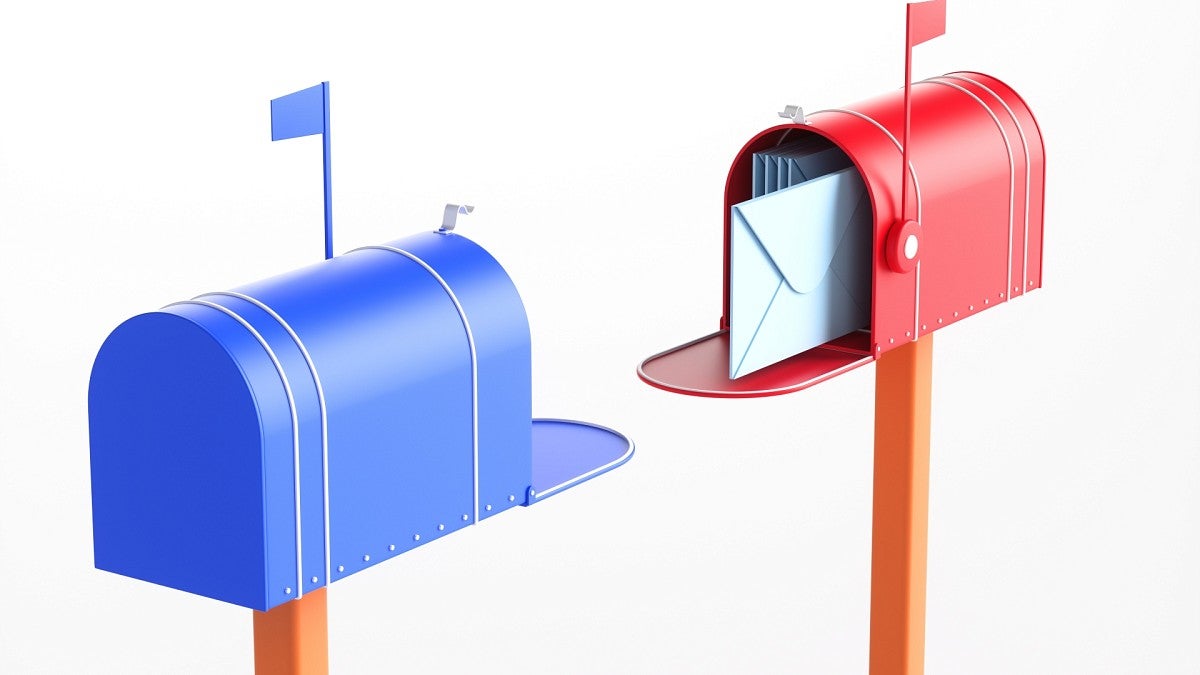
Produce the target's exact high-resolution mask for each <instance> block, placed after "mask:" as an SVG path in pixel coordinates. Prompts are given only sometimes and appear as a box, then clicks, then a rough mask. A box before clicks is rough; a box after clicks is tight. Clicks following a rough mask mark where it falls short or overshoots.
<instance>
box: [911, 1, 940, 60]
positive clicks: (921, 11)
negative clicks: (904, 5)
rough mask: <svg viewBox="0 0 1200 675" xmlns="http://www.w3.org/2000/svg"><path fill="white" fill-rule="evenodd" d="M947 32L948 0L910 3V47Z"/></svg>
mask: <svg viewBox="0 0 1200 675" xmlns="http://www.w3.org/2000/svg"><path fill="white" fill-rule="evenodd" d="M945 32H946V0H927V1H926V2H910V3H908V47H909V49H912V48H913V47H914V46H916V45H919V44H921V43H922V42H927V41H929V40H932V39H933V38H935V37H937V36H939V35H942V34H943V33H945Z"/></svg>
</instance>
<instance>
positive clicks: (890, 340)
mask: <svg viewBox="0 0 1200 675" xmlns="http://www.w3.org/2000/svg"><path fill="white" fill-rule="evenodd" d="M888 344H889V345H894V344H896V338H888Z"/></svg>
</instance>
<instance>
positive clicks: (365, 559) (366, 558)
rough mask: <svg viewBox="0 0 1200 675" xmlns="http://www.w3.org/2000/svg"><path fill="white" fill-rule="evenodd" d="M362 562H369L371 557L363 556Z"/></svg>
mask: <svg viewBox="0 0 1200 675" xmlns="http://www.w3.org/2000/svg"><path fill="white" fill-rule="evenodd" d="M363 562H371V556H369V555H364V556H363Z"/></svg>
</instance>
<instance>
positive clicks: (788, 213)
mask: <svg viewBox="0 0 1200 675" xmlns="http://www.w3.org/2000/svg"><path fill="white" fill-rule="evenodd" d="M865 190H866V187H865V186H864V185H863V182H862V178H861V177H860V176H859V175H858V171H857V170H856V169H855V168H854V167H850V168H847V169H843V170H841V171H837V172H835V173H831V174H828V175H825V176H821V177H819V178H814V179H812V180H808V181H805V182H803V183H800V184H799V185H795V186H793V187H790V188H787V189H784V190H779V191H778V192H773V193H771V194H768V195H765V196H763V197H756V198H755V199H751V200H750V201H746V202H742V203H741V204H735V205H734V207H733V210H734V216H735V217H738V216H740V217H741V218H742V220H744V221H745V223H746V225H747V226H748V227H749V229H750V231H751V232H753V233H754V236H755V237H756V238H757V239H758V241H759V243H761V244H762V247H763V249H764V250H765V251H766V252H767V255H768V256H770V258H771V262H772V263H773V264H774V265H775V267H776V268H777V269H778V270H779V272H780V274H781V275H783V278H784V280H785V281H787V284H788V286H790V287H791V288H792V290H794V291H795V292H797V293H808V292H811V291H812V290H813V289H815V288H816V287H817V286H818V285H819V284H820V283H821V280H822V279H823V278H825V275H826V274H827V273H828V272H829V267H830V263H831V262H832V261H833V257H834V255H835V254H836V253H837V250H838V245H839V244H840V243H841V241H842V238H843V236H844V235H845V233H846V227H847V226H848V225H849V223H850V221H851V220H852V218H853V216H854V212H855V210H856V208H857V207H858V205H859V201H860V200H861V198H862V197H863V194H864V192H865Z"/></svg>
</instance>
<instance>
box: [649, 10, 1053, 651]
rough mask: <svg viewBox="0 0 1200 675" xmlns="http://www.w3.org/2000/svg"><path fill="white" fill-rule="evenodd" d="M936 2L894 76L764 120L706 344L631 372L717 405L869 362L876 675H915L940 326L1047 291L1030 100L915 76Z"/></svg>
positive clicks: (730, 207) (912, 27)
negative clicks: (882, 87)
mask: <svg viewBox="0 0 1200 675" xmlns="http://www.w3.org/2000/svg"><path fill="white" fill-rule="evenodd" d="M945 6H946V5H945V0H930V1H928V2H920V3H910V4H909V5H908V26H907V31H906V40H905V48H906V53H905V83H904V87H903V88H902V89H901V90H897V91H894V92H889V93H885V94H883V95H880V96H877V97H875V98H872V99H868V100H866V101H862V102H859V103H855V104H851V105H848V106H844V107H841V108H833V109H828V110H822V111H818V112H815V113H811V114H807V115H806V114H805V113H804V112H803V110H802V109H801V108H799V107H798V106H788V107H787V108H786V109H785V111H784V112H782V113H780V116H782V117H785V118H787V119H788V120H789V121H788V122H786V123H783V124H779V125H777V126H775V127H771V128H769V129H767V130H765V131H763V132H761V133H759V134H758V135H756V136H755V137H754V138H752V139H750V141H749V142H747V143H746V145H745V146H744V147H743V148H742V149H741V151H739V152H738V154H737V155H736V157H735V158H734V160H733V165H732V166H731V168H730V170H729V177H728V180H727V182H726V187H725V209H724V223H725V246H724V262H723V269H722V275H723V278H724V297H723V299H722V314H721V320H720V324H719V326H718V330H717V332H715V333H712V334H710V335H707V336H704V337H701V338H699V339H697V340H693V341H692V342H688V343H686V344H683V345H681V346H679V347H675V348H673V349H669V350H667V351H664V352H661V353H659V354H656V355H654V356H651V357H650V358H648V359H646V360H645V361H644V362H643V363H642V364H641V366H639V368H638V375H639V377H641V379H642V380H643V381H644V382H646V383H647V384H649V385H651V386H654V387H657V388H660V389H664V390H666V391H670V392H673V393H680V394H686V395H691V396H707V397H718V398H747V397H761V396H775V395H780V394H786V393H790V392H795V391H799V390H801V389H805V388H808V387H811V386H813V385H815V384H818V383H820V382H824V381H825V380H828V379H830V378H832V377H836V376H837V375H840V374H842V373H845V372H848V371H850V370H853V369H854V368H858V367H861V366H864V365H866V364H868V363H872V362H877V368H876V388H875V457H874V461H875V468H874V496H873V499H874V506H873V510H872V517H873V526H872V565H871V656H870V663H871V673H872V675H917V674H919V673H921V672H923V670H924V631H925V572H926V550H927V547H926V534H927V529H928V492H929V426H930V391H931V381H932V358H933V344H932V342H933V333H934V332H936V331H938V330H940V329H942V328H944V327H946V326H949V325H951V324H954V323H957V322H958V321H962V320H964V319H967V318H968V317H972V316H975V315H976V314H979V313H981V312H983V311H984V310H987V309H990V308H993V307H996V306H998V305H1000V304H1003V303H1005V302H1007V301H1008V300H1011V299H1013V298H1016V297H1020V296H1022V295H1024V294H1025V293H1027V292H1029V291H1032V290H1034V289H1037V288H1040V287H1041V283H1042V274H1041V267H1042V203H1043V194H1044V182H1045V174H1044V165H1045V152H1044V147H1043V145H1042V138H1041V132H1040V130H1039V129H1038V125H1037V122H1036V120H1035V119H1034V117H1033V114H1032V112H1031V111H1030V109H1029V107H1028V106H1027V105H1026V104H1025V102H1024V101H1023V100H1022V99H1021V98H1020V96H1018V95H1017V93H1016V92H1015V91H1014V90H1013V89H1011V88H1010V87H1009V86H1007V85H1006V84H1004V83H1003V82H1001V81H999V80H998V79H996V78H994V77H991V76H989V75H984V74H982V73H974V72H955V73H949V74H946V75H943V76H940V77H934V78H929V79H926V80H922V81H920V82H916V83H910V72H911V51H912V47H913V46H914V45H915V44H919V43H921V42H924V41H926V40H929V39H932V38H933V37H937V36H938V35H941V34H942V33H943V32H944V31H945Z"/></svg>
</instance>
